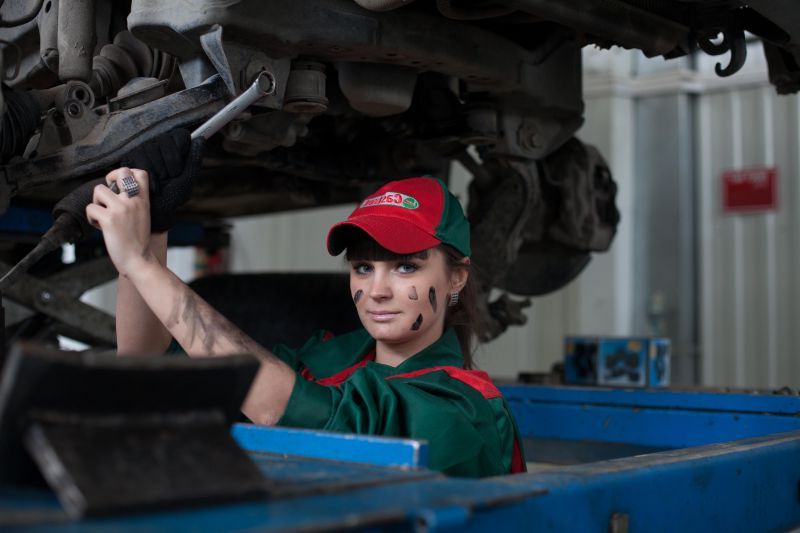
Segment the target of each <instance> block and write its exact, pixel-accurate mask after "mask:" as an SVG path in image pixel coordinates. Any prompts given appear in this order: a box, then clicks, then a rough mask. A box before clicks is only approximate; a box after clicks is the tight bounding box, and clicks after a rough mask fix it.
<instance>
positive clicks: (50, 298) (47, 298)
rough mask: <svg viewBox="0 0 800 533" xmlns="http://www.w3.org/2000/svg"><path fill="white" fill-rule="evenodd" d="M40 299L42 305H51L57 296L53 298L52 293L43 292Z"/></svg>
mask: <svg viewBox="0 0 800 533" xmlns="http://www.w3.org/2000/svg"><path fill="white" fill-rule="evenodd" d="M39 299H40V300H41V301H42V303H50V302H52V301H53V300H55V296H53V293H52V292H50V291H48V290H43V291H42V292H40V293H39Z"/></svg>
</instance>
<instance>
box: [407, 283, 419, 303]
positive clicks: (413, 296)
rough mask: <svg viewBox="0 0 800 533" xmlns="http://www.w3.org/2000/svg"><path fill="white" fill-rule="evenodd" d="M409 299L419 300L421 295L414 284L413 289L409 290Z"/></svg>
mask: <svg viewBox="0 0 800 533" xmlns="http://www.w3.org/2000/svg"><path fill="white" fill-rule="evenodd" d="M408 299H409V300H419V296H417V288H416V287H414V286H413V285H412V286H411V289H410V290H409V291H408Z"/></svg>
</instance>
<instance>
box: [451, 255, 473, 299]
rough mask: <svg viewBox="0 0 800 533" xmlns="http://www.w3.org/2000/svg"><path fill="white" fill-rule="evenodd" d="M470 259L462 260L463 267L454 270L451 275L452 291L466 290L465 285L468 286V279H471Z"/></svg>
mask: <svg viewBox="0 0 800 533" xmlns="http://www.w3.org/2000/svg"><path fill="white" fill-rule="evenodd" d="M469 265H470V261H469V257H465V258H464V259H462V260H461V266H458V267H456V268H454V269H453V271H452V273H451V274H450V290H451V291H456V292H460V291H461V289H463V288H464V285H466V284H467V279H469Z"/></svg>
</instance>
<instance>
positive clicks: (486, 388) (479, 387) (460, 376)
mask: <svg viewBox="0 0 800 533" xmlns="http://www.w3.org/2000/svg"><path fill="white" fill-rule="evenodd" d="M439 370H442V371H444V372H447V374H448V375H449V376H450V377H451V378H453V379H456V380H458V381H460V382H462V383H464V384H466V385H469V386H470V387H472V388H473V389H475V390H476V391H478V392H480V393H481V394H482V395H483V397H484V398H486V399H487V400H491V399H492V398H498V397H500V396H502V394H500V391H499V390H498V389H497V387H495V386H494V383H492V379H491V378H490V377H489V374H487V373H486V372H484V371H483V370H464V369H463V368H458V367H455V366H433V367H431V368H423V369H422V370H416V371H414V372H408V373H407V374H396V375H394V376H389V377H387V378H386V379H396V378H414V377H417V376H421V375H423V374H428V373H429V372H436V371H439Z"/></svg>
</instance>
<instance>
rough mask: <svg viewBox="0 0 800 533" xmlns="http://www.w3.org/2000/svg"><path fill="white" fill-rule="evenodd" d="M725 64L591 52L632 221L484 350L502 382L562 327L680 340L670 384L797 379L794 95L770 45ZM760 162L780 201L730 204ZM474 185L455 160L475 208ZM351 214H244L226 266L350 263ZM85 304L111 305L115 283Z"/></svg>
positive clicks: (598, 127) (589, 68)
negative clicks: (347, 225)
mask: <svg viewBox="0 0 800 533" xmlns="http://www.w3.org/2000/svg"><path fill="white" fill-rule="evenodd" d="M715 62H716V60H715V59H712V58H710V57H701V56H695V57H687V58H682V59H678V60H671V61H669V62H666V61H664V60H662V59H652V60H649V59H647V58H645V57H644V56H643V55H642V54H641V53H639V52H629V51H625V50H612V51H600V50H594V49H585V50H584V92H585V101H586V123H585V125H584V126H583V128H582V129H581V130H580V132H579V137H580V138H581V139H582V140H583V141H584V142H587V143H590V144H594V145H595V146H597V147H598V148H599V149H600V151H601V152H602V153H603V155H604V156H605V157H606V159H607V161H608V163H609V164H610V167H611V169H612V172H613V175H614V179H615V180H616V181H617V183H618V185H619V194H618V197H617V203H618V208H619V211H620V213H621V215H622V222H621V223H620V226H619V231H618V234H617V236H616V239H615V241H614V243H613V245H612V248H611V251H610V252H608V253H605V254H595V256H594V258H593V260H592V261H591V263H590V264H589V266H588V267H587V268H586V270H585V271H584V272H583V273H582V274H580V275H579V276H578V278H577V280H575V281H574V282H572V283H571V284H569V285H568V286H567V287H566V288H564V289H562V290H560V291H558V292H556V293H553V294H551V295H548V296H546V297H541V298H535V299H533V306H532V307H531V308H529V309H528V310H527V311H526V313H527V315H528V323H527V324H526V325H525V326H523V327H514V328H511V329H510V330H509V331H508V332H507V333H506V334H504V335H502V336H501V337H500V338H498V339H497V340H495V341H493V342H491V343H488V344H485V345H483V346H481V347H480V348H479V350H478V352H477V355H476V360H477V363H478V365H479V366H480V367H481V368H483V369H485V370H487V371H488V372H489V373H490V374H491V375H492V376H493V377H495V378H500V379H509V378H511V379H513V378H514V377H516V375H517V374H518V373H519V372H530V371H547V370H549V369H550V368H551V366H552V365H553V363H556V362H558V361H561V360H562V358H563V339H564V336H565V335H572V334H581V335H626V336H627V335H660V336H666V337H669V338H671V339H672V342H673V353H672V384H673V385H695V384H702V385H709V386H721V387H747V388H779V387H783V386H789V387H792V388H797V387H798V386H800V362H797V361H796V359H797V357H796V356H795V351H794V347H795V346H798V345H800V327H797V326H798V325H800V320H798V319H800V309H798V306H799V305H800V304H799V303H798V300H800V281H798V279H797V276H796V275H795V273H797V272H800V212H799V211H798V204H800V183H798V158H799V157H800V135H799V134H798V127H799V126H800V106H799V105H798V98H797V96H795V95H792V96H779V95H776V94H775V90H774V88H773V87H772V86H771V85H770V84H769V82H768V76H767V69H766V61H765V60H764V57H763V52H762V51H761V46H760V44H755V43H754V44H751V46H750V50H749V59H748V61H747V63H746V65H745V67H744V68H743V69H742V71H740V72H739V73H737V74H736V75H734V76H733V77H731V78H718V77H716V75H715V74H714V63H715ZM723 63H724V61H723ZM751 167H775V168H776V169H777V203H776V206H775V207H774V208H767V209H764V210H760V211H756V212H752V213H745V214H741V213H733V214H732V213H727V212H725V211H724V210H723V205H722V191H723V186H722V183H723V178H722V176H723V173H724V172H725V171H730V170H741V169H747V168H751ZM468 180H469V176H468V175H467V173H466V172H465V170H464V169H463V168H462V167H460V165H458V164H454V166H453V171H452V176H451V188H452V189H453V191H454V192H455V193H456V195H457V196H458V197H459V198H460V199H461V201H462V202H463V203H464V205H466V202H467V200H468V198H467V189H466V185H467V183H468ZM352 207H353V206H340V207H336V208H323V209H311V210H303V211H301V212H292V213H288V214H278V215H268V216H258V217H248V218H242V219H237V220H232V221H231V224H232V233H231V243H230V249H229V256H228V261H229V269H230V271H231V272H286V271H301V270H302V271H314V272H320V271H345V267H344V263H343V259H342V258H340V257H339V258H331V257H329V256H328V255H327V253H326V251H325V245H324V239H325V236H326V234H327V230H328V228H329V227H330V225H331V224H332V223H333V222H335V221H338V220H341V219H342V218H344V217H346V216H347V214H348V213H349V212H350V211H351V210H352ZM195 261H196V257H195V251H194V250H193V249H171V251H170V266H171V268H173V269H174V270H175V271H176V272H177V273H178V274H179V275H180V276H181V277H183V278H184V279H187V280H188V279H191V278H192V277H193V276H194V272H195ZM83 299H84V300H86V301H89V302H91V303H93V304H95V305H98V306H100V307H103V308H105V309H109V310H113V303H114V289H113V287H108V286H106V287H104V288H100V289H96V290H94V291H91V292H90V293H87V294H86V295H85V296H84V298H83Z"/></svg>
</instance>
